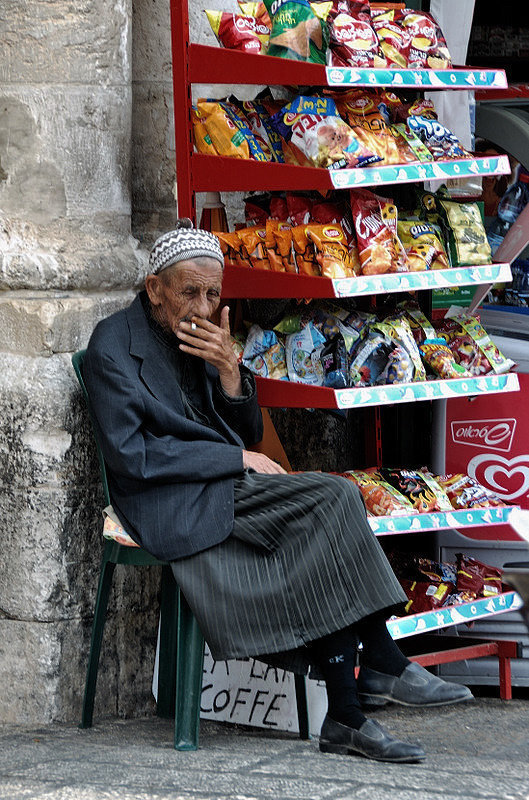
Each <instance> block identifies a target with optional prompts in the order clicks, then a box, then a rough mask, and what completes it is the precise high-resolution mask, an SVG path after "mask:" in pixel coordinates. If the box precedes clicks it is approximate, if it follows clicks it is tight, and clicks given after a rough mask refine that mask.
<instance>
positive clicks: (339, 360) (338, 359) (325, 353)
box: [314, 333, 349, 389]
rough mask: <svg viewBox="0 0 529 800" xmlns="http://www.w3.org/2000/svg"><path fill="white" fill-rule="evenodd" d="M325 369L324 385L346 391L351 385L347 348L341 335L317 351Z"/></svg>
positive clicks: (338, 334)
mask: <svg viewBox="0 0 529 800" xmlns="http://www.w3.org/2000/svg"><path fill="white" fill-rule="evenodd" d="M314 352H315V353H317V354H318V358H319V360H320V363H321V367H322V369H323V385H324V386H329V387H331V388H332V389H345V388H346V387H347V386H348V385H349V383H348V382H349V371H348V368H347V348H346V345H345V340H344V338H343V336H342V334H341V333H337V334H335V336H333V337H332V339H329V341H328V342H326V343H325V344H324V345H322V346H321V348H320V349H319V350H315V351H314Z"/></svg>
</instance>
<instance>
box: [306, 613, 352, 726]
mask: <svg viewBox="0 0 529 800" xmlns="http://www.w3.org/2000/svg"><path fill="white" fill-rule="evenodd" d="M357 644H358V642H357V638H356V635H355V633H354V630H353V629H352V628H345V629H344V630H341V631H336V633H330V634H329V635H328V636H324V637H322V638H321V639H316V640H315V641H314V642H310V644H309V645H308V649H309V652H310V655H311V659H312V661H313V662H314V664H315V665H316V666H317V668H318V670H319V671H320V672H321V674H322V675H323V678H324V680H325V688H326V690H327V702H328V708H327V714H328V715H329V717H331V719H333V720H334V721H335V722H340V723H341V724H342V725H348V726H349V727H350V728H356V729H358V728H360V727H361V726H362V724H363V723H364V722H365V720H366V718H365V716H364V715H363V714H362V712H361V710H360V702H359V700H358V694H357V692H356V678H355V665H356V651H357Z"/></svg>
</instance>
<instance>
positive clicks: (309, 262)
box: [292, 225, 320, 275]
mask: <svg viewBox="0 0 529 800" xmlns="http://www.w3.org/2000/svg"><path fill="white" fill-rule="evenodd" d="M292 244H293V247H294V253H295V256H296V265H297V268H298V272H299V273H300V275H319V274H320V271H319V269H318V264H317V262H316V256H315V253H314V245H313V244H312V241H311V240H310V239H309V236H308V233H307V225H295V226H294V227H293V228H292Z"/></svg>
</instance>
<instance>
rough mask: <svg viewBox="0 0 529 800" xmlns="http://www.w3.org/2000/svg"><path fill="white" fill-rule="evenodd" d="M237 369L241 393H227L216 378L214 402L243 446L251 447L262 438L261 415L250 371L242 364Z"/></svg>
mask: <svg viewBox="0 0 529 800" xmlns="http://www.w3.org/2000/svg"><path fill="white" fill-rule="evenodd" d="M239 369H240V372H241V383H242V395H241V396H240V397H230V396H229V395H227V394H226V392H224V391H223V389H222V387H221V385H220V381H219V379H218V378H217V381H216V382H215V394H214V403H215V408H216V409H217V411H218V413H219V415H220V416H221V417H222V419H223V420H224V421H225V422H226V423H227V424H228V425H229V426H230V428H232V430H234V431H235V433H237V434H238V435H239V436H240V437H241V439H242V440H243V442H244V445H245V447H252V445H254V444H257V442H260V441H261V439H262V438H263V416H262V414H261V409H260V408H259V404H258V402H257V391H256V389H255V380H254V377H253V375H252V373H251V372H250V370H249V369H247V368H246V367H244V366H242V365H241V366H240V367H239Z"/></svg>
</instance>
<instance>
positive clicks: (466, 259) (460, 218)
mask: <svg viewBox="0 0 529 800" xmlns="http://www.w3.org/2000/svg"><path fill="white" fill-rule="evenodd" d="M436 206H437V209H438V211H439V214H440V218H441V222H442V224H443V226H444V229H445V231H446V234H447V240H448V246H449V248H450V259H451V261H452V266H454V267H461V266H464V265H469V266H472V265H476V264H490V261H491V249H490V245H489V243H488V240H487V234H486V233H485V227H484V225H483V204H482V203H458V202H456V201H455V200H446V199H444V198H443V199H436Z"/></svg>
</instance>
